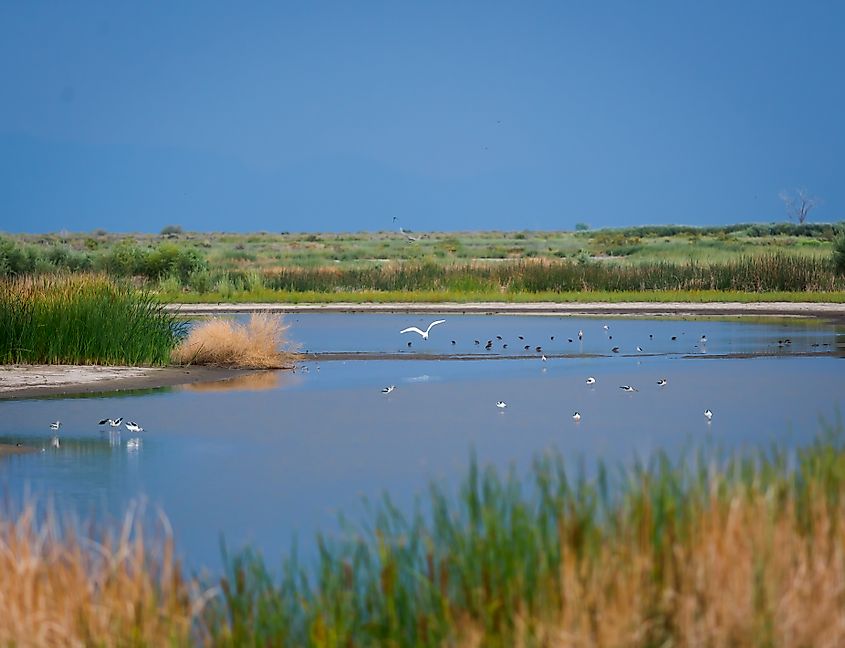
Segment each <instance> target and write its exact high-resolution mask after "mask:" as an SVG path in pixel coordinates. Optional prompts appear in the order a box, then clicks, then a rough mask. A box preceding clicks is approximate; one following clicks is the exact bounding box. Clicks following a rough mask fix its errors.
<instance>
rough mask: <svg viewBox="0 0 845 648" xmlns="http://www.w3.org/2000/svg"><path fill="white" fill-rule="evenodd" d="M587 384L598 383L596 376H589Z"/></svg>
mask: <svg viewBox="0 0 845 648" xmlns="http://www.w3.org/2000/svg"><path fill="white" fill-rule="evenodd" d="M587 384H588V385H595V384H596V379H595V378H593V377H592V376H590V377H589V378H587Z"/></svg>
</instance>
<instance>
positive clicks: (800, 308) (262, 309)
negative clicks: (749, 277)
mask: <svg viewBox="0 0 845 648" xmlns="http://www.w3.org/2000/svg"><path fill="white" fill-rule="evenodd" d="M168 309H170V310H174V311H178V312H180V313H183V314H186V315H220V314H226V313H314V312H317V313H429V312H431V313H480V314H483V313H491V314H492V313H495V314H524V315H572V316H578V315H640V316H650V317H660V316H667V315H670V316H684V315H690V316H694V315H757V316H764V315H767V316H780V317H784V316H786V317H790V316H791V317H821V318H826V319H836V320H845V304H833V303H813V302H753V303H743V302H719V303H716V302H707V303H687V302H618V303H610V302H572V303H566V302H563V303H555V302H534V303H524V304H518V303H510V302H474V303H466V304H460V303H439V304H431V303H409V302H397V303H385V304H376V303H366V304H352V303H336V304H258V303H254V304H170V305H168Z"/></svg>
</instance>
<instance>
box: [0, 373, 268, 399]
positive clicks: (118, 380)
mask: <svg viewBox="0 0 845 648" xmlns="http://www.w3.org/2000/svg"><path fill="white" fill-rule="evenodd" d="M249 373H252V372H251V371H248V370H247V371H245V370H241V369H223V368H219V367H98V366H90V365H81V366H80V365H5V366H2V367H0V400H2V399H9V398H39V397H41V396H55V395H63V394H92V393H97V392H107V391H124V390H130V389H151V388H154V387H167V386H171V385H189V384H194V383H200V382H210V381H217V380H228V379H231V378H236V377H240V376H243V375H245V374H249Z"/></svg>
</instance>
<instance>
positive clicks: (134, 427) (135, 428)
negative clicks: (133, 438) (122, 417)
mask: <svg viewBox="0 0 845 648" xmlns="http://www.w3.org/2000/svg"><path fill="white" fill-rule="evenodd" d="M126 429H127V430H129V431H130V432H143V431H144V428H142V427H141V426H140V425H138V424H137V423H136V422H135V421H127V422H126Z"/></svg>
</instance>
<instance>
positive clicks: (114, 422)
mask: <svg viewBox="0 0 845 648" xmlns="http://www.w3.org/2000/svg"><path fill="white" fill-rule="evenodd" d="M121 421H123V417H122V416H121V417H120V418H117V419H110V418H108V419H103V420H102V421H100V422H99V423H97V425H105V424H106V423H108V424H109V425H110V426H111V427H120V423H121Z"/></svg>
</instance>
